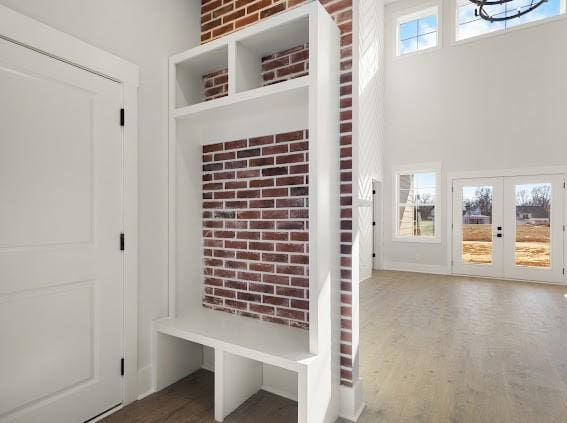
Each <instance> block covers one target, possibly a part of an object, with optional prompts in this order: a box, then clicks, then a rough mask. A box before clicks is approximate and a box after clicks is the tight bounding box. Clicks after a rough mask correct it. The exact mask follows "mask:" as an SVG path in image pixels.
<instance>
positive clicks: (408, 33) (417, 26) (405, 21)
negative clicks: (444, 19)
mask: <svg viewBox="0 0 567 423" xmlns="http://www.w3.org/2000/svg"><path fill="white" fill-rule="evenodd" d="M438 21H439V17H438V8H437V7H434V8H429V9H426V10H424V11H421V12H418V13H413V14H411V15H406V16H402V17H401V18H399V19H398V56H403V55H406V54H410V53H415V52H417V51H421V50H427V49H430V48H434V47H437V46H438V43H439V31H438V25H439V22H438Z"/></svg>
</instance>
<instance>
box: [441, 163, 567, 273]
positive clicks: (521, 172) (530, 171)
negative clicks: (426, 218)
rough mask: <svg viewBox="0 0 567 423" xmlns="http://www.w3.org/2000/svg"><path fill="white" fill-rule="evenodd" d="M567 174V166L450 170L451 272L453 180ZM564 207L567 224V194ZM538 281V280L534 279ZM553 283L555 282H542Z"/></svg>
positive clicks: (449, 254) (566, 257)
mask: <svg viewBox="0 0 567 423" xmlns="http://www.w3.org/2000/svg"><path fill="white" fill-rule="evenodd" d="M556 174H564V175H567V166H547V167H532V168H518V169H500V170H478V171H461V172H448V173H447V185H446V194H445V199H446V211H447V220H446V226H445V229H446V243H447V244H446V245H447V251H446V260H447V263H448V266H447V268H448V270H449V274H454V272H453V266H452V265H451V260H452V258H453V231H452V225H453V217H452V216H453V182H454V181H455V180H456V179H470V178H492V177H511V176H532V175H556ZM564 197H565V198H564V200H563V201H564V207H563V210H564V211H563V214H564V216H563V221H564V222H566V224H567V195H565V196H564ZM563 246H564V247H563V263H564V264H565V266H567V232H565V231H564V232H563ZM534 282H537V281H534ZM565 282H567V275H564V276H563V284H564V283H565ZM542 283H553V282H542Z"/></svg>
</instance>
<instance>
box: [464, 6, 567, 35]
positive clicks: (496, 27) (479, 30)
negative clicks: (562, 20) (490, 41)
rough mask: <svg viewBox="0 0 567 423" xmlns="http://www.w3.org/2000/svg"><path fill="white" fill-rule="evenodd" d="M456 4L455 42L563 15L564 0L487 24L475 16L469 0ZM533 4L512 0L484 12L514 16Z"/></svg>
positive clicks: (497, 15) (493, 14)
mask: <svg viewBox="0 0 567 423" xmlns="http://www.w3.org/2000/svg"><path fill="white" fill-rule="evenodd" d="M456 2H457V40H465V39H467V38H472V37H477V36H479V35H483V34H488V33H490V32H495V31H503V30H506V29H509V28H513V27H516V26H520V25H525V24H527V23H530V22H536V21H541V20H543V19H548V18H551V17H554V16H558V15H560V14H562V13H565V0H548V1H547V2H545V3H544V4H542V5H541V6H540V7H538V8H537V9H535V10H534V11H532V12H530V13H527V14H525V15H523V16H521V17H519V18H515V19H510V20H508V21H503V22H488V21H485V20H483V19H481V18H480V16H476V14H475V9H476V6H475V4H473V3H471V2H470V1H469V0H456ZM532 3H533V1H532V0H514V1H511V2H508V3H505V4H501V5H494V6H487V7H486V11H487V12H488V13H489V14H490V15H491V16H494V17H505V16H511V15H516V14H517V13H518V11H522V10H525V9H526V8H528V7H530V6H531V4H532Z"/></svg>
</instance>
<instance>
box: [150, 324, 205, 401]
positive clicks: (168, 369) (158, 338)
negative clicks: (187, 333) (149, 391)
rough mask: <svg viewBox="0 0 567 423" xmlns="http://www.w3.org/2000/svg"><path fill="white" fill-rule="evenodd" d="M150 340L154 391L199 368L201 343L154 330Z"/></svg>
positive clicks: (201, 357) (200, 363)
mask: <svg viewBox="0 0 567 423" xmlns="http://www.w3.org/2000/svg"><path fill="white" fill-rule="evenodd" d="M152 341H153V344H154V345H153V348H154V351H153V354H152V356H153V361H154V363H153V371H154V375H153V385H154V390H155V391H161V390H162V389H163V388H165V387H167V386H169V385H171V384H172V383H175V382H177V381H178V380H179V379H182V378H184V377H185V376H187V375H189V374H191V373H193V372H196V371H197V370H199V369H200V368H201V365H202V363H203V346H202V345H199V344H195V343H193V342H189V341H185V340H184V339H180V338H175V337H173V336H170V335H165V334H163V333H159V332H154V335H153V340H152Z"/></svg>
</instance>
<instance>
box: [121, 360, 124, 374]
mask: <svg viewBox="0 0 567 423" xmlns="http://www.w3.org/2000/svg"><path fill="white" fill-rule="evenodd" d="M120 376H124V358H121V359H120Z"/></svg>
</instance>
